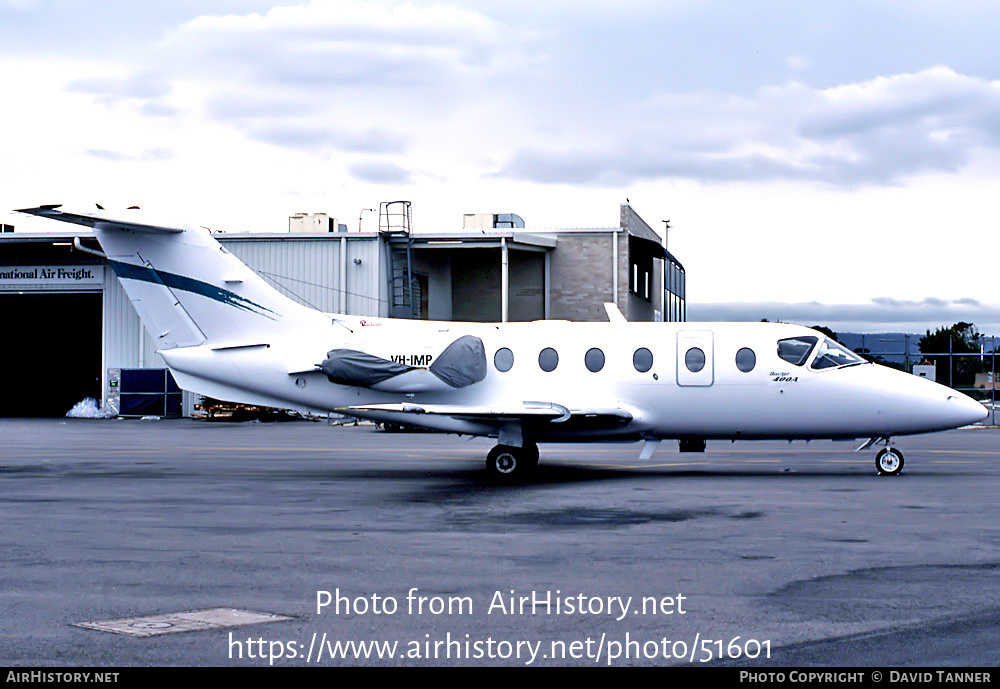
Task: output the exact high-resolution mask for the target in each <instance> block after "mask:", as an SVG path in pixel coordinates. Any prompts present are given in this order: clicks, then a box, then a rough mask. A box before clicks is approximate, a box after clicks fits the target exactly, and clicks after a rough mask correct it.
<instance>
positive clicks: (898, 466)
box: [875, 447, 903, 476]
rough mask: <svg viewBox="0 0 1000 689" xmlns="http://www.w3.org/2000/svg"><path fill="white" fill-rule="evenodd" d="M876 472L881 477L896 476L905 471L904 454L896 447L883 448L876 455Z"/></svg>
mask: <svg viewBox="0 0 1000 689" xmlns="http://www.w3.org/2000/svg"><path fill="white" fill-rule="evenodd" d="M875 470H876V471H877V472H878V473H879V475H880V476H895V475H896V474H898V473H899V472H901V471H902V470H903V453H902V452H900V451H899V450H897V449H896V448H894V447H883V448H882V449H881V450H879V451H878V454H876V455H875Z"/></svg>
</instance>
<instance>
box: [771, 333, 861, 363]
mask: <svg viewBox="0 0 1000 689" xmlns="http://www.w3.org/2000/svg"><path fill="white" fill-rule="evenodd" d="M813 349H815V350H816V358H815V359H813V362H812V367H811V368H813V369H815V370H820V369H827V368H837V367H838V366H851V365H854V364H863V363H865V360H864V359H863V358H861V357H860V356H858V355H857V354H855V353H854V352H852V351H851V350H849V349H847V348H846V347H844V346H843V345H842V344H840V343H839V342H836V341H835V340H831V339H830V338H828V337H825V338H823V340H822V341H820V339H819V338H818V337H813V336H812V335H801V336H799V337H789V338H786V339H784V340H778V356H779V357H781V358H782V359H784V360H785V361H787V362H788V363H790V364H794V365H795V366H803V365H805V363H806V361H808V360H809V355H810V354H812V353H813Z"/></svg>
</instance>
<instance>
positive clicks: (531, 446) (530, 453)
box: [524, 440, 538, 469]
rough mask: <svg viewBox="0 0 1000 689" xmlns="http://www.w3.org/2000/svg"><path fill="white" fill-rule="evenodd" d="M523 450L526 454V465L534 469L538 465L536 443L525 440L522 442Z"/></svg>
mask: <svg viewBox="0 0 1000 689" xmlns="http://www.w3.org/2000/svg"><path fill="white" fill-rule="evenodd" d="M524 451H525V453H526V454H527V460H528V464H527V467H528V468H530V469H534V468H535V467H536V466H538V445H537V444H535V443H534V442H532V441H529V440H526V441H525V442H524Z"/></svg>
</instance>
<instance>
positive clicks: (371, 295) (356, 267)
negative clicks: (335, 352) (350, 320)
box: [217, 235, 388, 316]
mask: <svg viewBox="0 0 1000 689" xmlns="http://www.w3.org/2000/svg"><path fill="white" fill-rule="evenodd" d="M217 239H218V240H219V241H220V242H221V243H222V245H223V246H225V247H226V249H228V250H229V251H230V252H232V254H233V255H234V256H236V257H237V258H238V259H240V260H241V261H243V262H244V263H246V264H247V265H248V266H250V267H251V268H252V269H253V270H255V271H257V273H258V274H259V275H261V277H263V278H264V279H265V280H267V282H268V283H269V284H271V285H272V286H274V287H276V288H277V289H278V290H279V291H281V292H282V293H283V294H285V295H287V296H289V297H291V298H292V299H295V300H296V301H298V302H300V303H302V304H305V305H306V306H311V307H313V308H315V309H319V310H320V311H324V312H327V313H343V312H346V313H350V314H354V315H358V316H378V315H385V314H386V313H387V312H388V311H387V306H386V302H385V300H384V296H383V293H384V288H382V280H380V272H381V270H382V266H381V261H380V260H379V251H380V246H381V242H380V241H379V238H378V237H377V236H375V235H370V236H369V235H353V236H350V235H341V236H334V237H330V238H327V237H323V238H316V237H312V238H310V237H294V236H289V235H282V236H281V237H225V236H220V237H217ZM345 247H346V254H347V255H346V260H345V261H342V260H341V251H343V250H345ZM342 266H344V267H346V279H345V280H342V279H341V267H342ZM342 295H343V296H342Z"/></svg>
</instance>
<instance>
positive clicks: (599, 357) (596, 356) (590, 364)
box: [583, 347, 604, 373]
mask: <svg viewBox="0 0 1000 689" xmlns="http://www.w3.org/2000/svg"><path fill="white" fill-rule="evenodd" d="M583 363H585V364H586V365H587V370H588V371H590V372H591V373H597V372H598V371H600V370H601V369H602V368H604V352H602V351H601V350H600V349H598V348H597V347H594V348H593V349H588V350H587V354H586V355H584V357H583Z"/></svg>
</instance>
